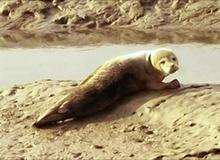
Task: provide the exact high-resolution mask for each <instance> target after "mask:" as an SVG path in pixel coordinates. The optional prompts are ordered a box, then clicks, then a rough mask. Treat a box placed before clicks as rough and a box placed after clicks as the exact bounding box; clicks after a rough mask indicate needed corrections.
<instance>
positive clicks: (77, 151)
mask: <svg viewBox="0 0 220 160" xmlns="http://www.w3.org/2000/svg"><path fill="white" fill-rule="evenodd" d="M75 85H76V83H75V82H72V81H52V80H44V81H38V82H34V83H29V84H25V85H17V86H14V87H12V88H9V89H6V90H3V91H1V93H0V125H1V128H0V148H1V151H0V155H1V158H3V159H9V158H15V157H16V158H21V159H36V158H39V157H41V158H43V159H56V158H60V157H62V158H64V159H70V158H73V159H74V158H75V159H110V158H112V159H155V160H156V159H219V158H220V144H219V141H220V139H219V137H220V131H219V116H220V94H219V93H220V86H219V85H206V86H203V87H198V86H185V88H182V89H179V90H176V91H174V92H169V91H163V92H151V93H140V94H137V95H134V96H132V97H127V98H125V99H124V100H122V101H120V102H119V103H118V104H116V105H115V106H114V107H113V108H112V110H110V111H108V112H102V113H99V114H97V115H96V116H95V117H94V116H92V117H88V118H86V119H82V120H78V121H69V122H65V123H64V124H58V125H56V126H53V127H52V128H45V129H43V130H42V129H36V128H34V127H32V124H33V123H34V122H35V120H36V119H37V118H38V116H39V115H40V114H41V113H42V112H44V111H45V109H48V108H49V107H53V105H55V104H56V103H57V100H59V99H62V98H63V97H65V96H66V95H68V94H69V91H70V90H72V89H73V88H74V86H75ZM9 150H10V152H9Z"/></svg>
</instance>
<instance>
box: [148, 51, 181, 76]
mask: <svg viewBox="0 0 220 160" xmlns="http://www.w3.org/2000/svg"><path fill="white" fill-rule="evenodd" d="M151 61H152V62H153V63H152V64H153V66H154V67H155V68H156V69H158V70H159V71H160V72H162V73H164V76H168V75H169V74H172V73H174V72H176V71H177V70H178V69H179V63H178V59H177V57H176V55H175V54H174V53H173V51H171V50H169V49H158V50H155V51H153V52H152V53H151Z"/></svg>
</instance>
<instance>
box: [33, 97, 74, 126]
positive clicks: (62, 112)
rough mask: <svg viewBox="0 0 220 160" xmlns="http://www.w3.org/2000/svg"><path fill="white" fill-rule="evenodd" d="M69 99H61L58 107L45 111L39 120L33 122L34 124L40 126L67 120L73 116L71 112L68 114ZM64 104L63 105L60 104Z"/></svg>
mask: <svg viewBox="0 0 220 160" xmlns="http://www.w3.org/2000/svg"><path fill="white" fill-rule="evenodd" d="M68 102H69V101H63V100H62V101H60V102H58V105H56V107H53V108H51V109H49V110H47V111H46V112H45V113H43V114H42V115H41V116H40V117H39V118H38V119H37V121H36V122H35V123H34V124H33V126H35V127H37V128H40V127H43V126H46V125H49V124H52V123H55V122H57V121H61V120H65V119H68V118H71V116H70V114H68V104H69V103H68ZM60 104H62V105H60Z"/></svg>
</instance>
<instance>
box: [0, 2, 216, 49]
mask: <svg viewBox="0 0 220 160" xmlns="http://www.w3.org/2000/svg"><path fill="white" fill-rule="evenodd" d="M219 8H220V2H219V0H205V1H204V0H105V1H103V0H35V1H30V0H1V1H0V46H2V47H36V46H45V45H47V46H48V45H49V46H51V45H53V46H56V45H69V46H72V45H85V44H94V43H115V44H118V43H140V42H142V43H148V42H165V43H169V42H174V43H183V42H192V41H197V42H206V43H207V42H208V43H213V42H219V39H220V38H219V35H220V33H219V30H220V10H219Z"/></svg>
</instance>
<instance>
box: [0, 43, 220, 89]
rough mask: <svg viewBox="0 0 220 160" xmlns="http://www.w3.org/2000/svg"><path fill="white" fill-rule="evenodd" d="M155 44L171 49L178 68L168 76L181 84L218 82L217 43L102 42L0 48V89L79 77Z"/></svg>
mask: <svg viewBox="0 0 220 160" xmlns="http://www.w3.org/2000/svg"><path fill="white" fill-rule="evenodd" d="M158 47H169V48H172V49H173V50H174V51H175V52H176V54H177V56H178V58H179V61H180V65H181V66H180V70H179V71H178V72H177V73H175V74H173V75H172V76H170V77H169V78H168V79H172V78H177V79H179V80H180V81H181V82H182V83H187V84H191V83H220V72H219V69H220V45H217V44H215V45H214V44H198V43H191V44H182V45H181V44H176V45H174V44H163V45H155V44H148V45H112V44H111V45H110V44H109V45H102V46H84V47H72V48H71V47H67V48H64V47H63V48H38V49H1V50H0V88H5V87H8V86H12V85H15V84H23V83H27V82H33V81H36V80H39V79H59V80H81V79H83V78H85V77H86V75H88V74H89V73H90V72H92V71H93V70H94V69H95V68H96V67H98V66H99V65H100V64H102V63H103V62H104V61H106V60H108V59H110V58H113V57H116V56H119V55H122V54H128V53H132V52H136V51H139V50H144V49H154V48H158Z"/></svg>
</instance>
